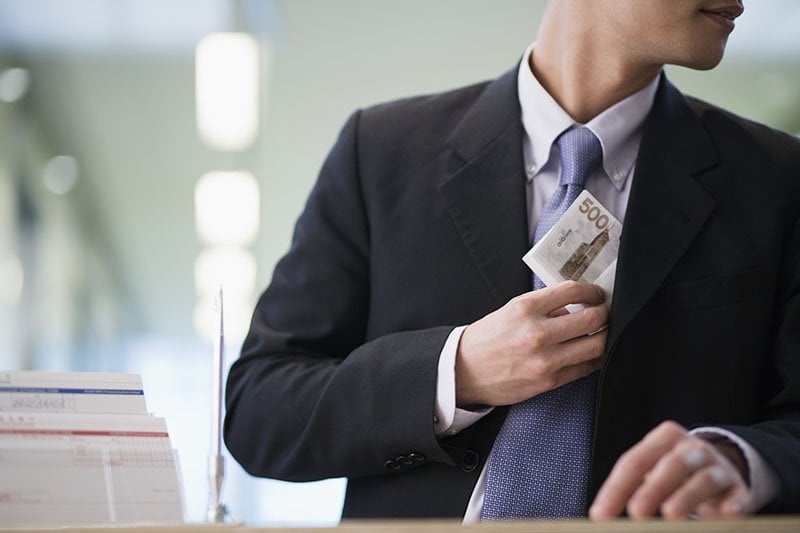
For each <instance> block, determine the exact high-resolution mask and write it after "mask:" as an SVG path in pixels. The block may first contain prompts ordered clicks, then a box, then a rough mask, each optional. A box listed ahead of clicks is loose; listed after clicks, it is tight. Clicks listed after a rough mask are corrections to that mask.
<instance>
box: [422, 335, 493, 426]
mask: <svg viewBox="0 0 800 533" xmlns="http://www.w3.org/2000/svg"><path fill="white" fill-rule="evenodd" d="M465 329H466V326H460V327H457V328H455V329H454V330H453V331H451V332H450V336H449V337H447V341H446V342H445V343H444V347H443V348H442V352H441V354H440V355H439V366H438V369H437V376H436V406H435V410H434V415H433V429H434V431H435V433H436V436H437V437H439V438H441V437H449V436H452V435H455V434H456V433H458V432H459V431H461V430H462V429H464V428H466V427H469V426H471V425H472V424H474V423H475V422H477V421H478V420H480V419H481V418H483V417H484V416H486V415H487V414H489V413H490V412H491V411H492V408H491V407H489V408H487V409H481V410H478V411H469V410H467V409H461V408H459V407H456V353H457V352H458V343H459V342H460V341H461V335H462V334H463V333H464V330H465Z"/></svg>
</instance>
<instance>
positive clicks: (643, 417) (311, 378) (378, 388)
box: [225, 70, 800, 517]
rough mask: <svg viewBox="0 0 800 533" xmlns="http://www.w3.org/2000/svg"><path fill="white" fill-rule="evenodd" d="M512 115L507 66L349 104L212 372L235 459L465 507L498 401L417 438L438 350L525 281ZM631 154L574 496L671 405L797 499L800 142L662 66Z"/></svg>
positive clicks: (431, 511)
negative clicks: (731, 436) (443, 431)
mask: <svg viewBox="0 0 800 533" xmlns="http://www.w3.org/2000/svg"><path fill="white" fill-rule="evenodd" d="M522 135H523V132H522V127H521V123H520V110H519V101H518V97H517V92H516V70H514V71H512V72H509V73H508V74H506V75H505V76H503V77H502V78H500V79H498V80H496V81H494V82H491V83H488V84H480V85H475V86H472V87H467V88H464V89H460V90H457V91H453V92H449V93H445V94H440V95H435V96H429V97H419V98H414V99H408V100H403V101H399V102H395V103H390V104H387V105H381V106H377V107H373V108H370V109H367V110H364V111H360V112H358V113H356V114H355V115H353V116H352V117H351V118H350V120H349V121H348V122H347V124H346V125H345V127H344V129H343V131H342V133H341V136H340V137H339V139H338V142H337V143H336V145H335V147H334V148H333V150H332V152H331V154H330V156H329V157H328V159H327V161H326V163H325V165H324V167H323V169H322V171H321V174H320V176H319V180H318V183H317V184H316V186H315V188H314V190H313V192H312V193H311V195H310V198H309V200H308V204H307V206H306V208H305V211H304V212H303V214H302V216H301V217H300V219H299V221H298V223H297V227H296V233H295V236H294V241H293V244H292V246H291V249H290V250H289V252H288V254H287V255H286V256H285V257H284V258H283V259H282V260H281V261H280V263H279V264H278V266H277V268H276V270H275V273H274V278H273V280H272V283H271V285H270V286H269V288H268V289H267V290H266V292H265V293H264V294H263V295H262V297H261V299H260V301H259V303H258V307H257V308H256V311H255V314H254V318H253V323H252V328H251V331H250V334H249V336H248V337H247V340H246V341H245V344H244V348H243V352H242V356H241V358H240V359H239V360H238V361H237V362H236V363H235V364H234V365H233V367H232V369H231V372H230V378H229V382H228V389H227V407H228V412H227V417H226V420H225V440H226V443H227V445H228V448H229V449H230V450H231V452H232V453H233V455H234V457H236V459H237V460H238V461H239V462H240V463H241V464H242V465H243V466H244V467H245V469H247V470H248V471H249V472H250V473H252V474H253V475H256V476H266V477H272V478H280V479H285V480H293V481H303V480H315V479H320V478H326V477H334V476H346V477H348V478H349V484H348V489H347V496H346V501H345V507H344V516H345V517H448V516H451V517H458V516H462V515H463V513H464V510H465V508H466V505H467V502H468V499H469V495H470V493H471V491H472V489H473V486H474V484H475V481H476V480H477V477H478V474H479V472H480V469H481V468H482V466H483V464H484V462H485V461H486V459H487V457H488V456H489V452H490V450H491V447H492V442H493V440H494V438H495V435H496V433H497V431H498V429H499V427H500V425H501V424H502V421H503V417H504V416H505V413H506V411H507V409H503V408H501V409H496V410H495V411H493V412H492V413H491V414H490V415H489V416H487V417H486V418H484V419H482V420H481V421H480V422H478V423H477V424H475V425H473V426H472V427H470V428H467V429H465V430H464V431H462V432H461V433H460V434H458V435H456V436H454V437H450V438H446V439H443V440H439V439H437V438H436V436H435V435H434V430H433V420H432V419H433V414H434V396H435V386H436V385H435V384H436V373H437V361H438V357H439V353H440V351H441V349H442V346H443V344H444V342H445V339H446V338H447V336H448V334H449V333H450V331H451V330H452V328H453V327H454V326H458V325H462V324H467V323H470V322H472V321H474V320H476V319H478V318H480V317H482V316H484V315H485V314H487V313H488V312H490V311H493V310H495V309H497V308H498V307H500V306H502V305H503V304H505V303H506V302H507V301H508V300H509V299H510V298H512V297H514V296H515V295H518V294H521V293H523V292H526V291H528V290H529V289H530V272H529V271H528V269H527V267H526V266H525V265H524V264H523V263H522V261H521V257H522V256H523V254H524V253H525V252H526V251H527V249H528V230H527V208H526V200H525V176H524V174H523V158H522ZM635 172H636V175H635V179H634V182H633V185H632V191H631V195H630V200H629V205H628V209H627V215H626V217H625V220H624V230H623V234H622V242H621V250H620V255H619V262H618V270H617V276H616V288H615V294H614V302H613V307H612V310H611V319H610V330H609V337H608V347H607V351H608V354H607V358H606V362H605V366H604V368H603V369H602V371H601V376H600V386H599V391H598V401H597V408H596V426H595V434H594V450H593V469H592V473H591V483H590V487H591V488H590V490H591V492H592V495H590V496H593V494H594V493H595V492H596V491H597V489H598V488H599V485H600V484H601V483H602V481H603V480H604V479H605V477H606V476H607V474H608V473H609V470H610V469H611V467H612V465H613V463H614V462H615V460H616V459H617V458H618V457H619V456H620V454H621V453H622V452H623V451H625V450H626V449H627V448H629V447H630V446H631V445H633V444H634V443H635V442H637V441H638V440H639V439H641V437H642V436H643V435H644V434H645V433H646V432H648V431H649V430H650V429H652V428H653V427H654V426H655V425H657V424H658V423H659V422H661V421H663V420H665V419H673V420H676V421H678V422H680V423H681V424H684V425H686V426H694V425H698V424H715V425H720V426H724V427H727V428H729V429H731V430H732V431H734V432H736V433H738V434H740V435H741V436H743V437H744V438H745V439H747V440H748V441H749V442H751V443H752V445H753V446H754V447H755V448H756V449H757V450H759V451H760V452H761V454H762V455H763V456H764V458H765V459H766V460H767V462H768V463H770V464H771V465H772V466H773V467H774V469H775V471H776V472H777V474H778V476H779V477H780V479H781V482H782V484H783V487H782V493H781V498H780V500H779V501H778V502H776V503H775V505H774V506H773V507H772V509H773V510H780V511H792V512H799V511H800V221H799V217H800V143H798V141H797V140H796V139H793V138H791V137H790V136H788V135H786V134H783V133H780V132H777V131H774V130H771V129H769V128H766V127H764V126H760V125H758V124H754V123H752V122H748V121H746V120H743V119H741V118H737V117H735V116H733V115H731V114H729V113H727V112H725V111H722V110H720V109H718V108H715V107H712V106H710V105H708V104H705V103H702V102H699V101H696V100H693V99H688V98H686V97H684V96H683V95H682V94H681V93H680V92H678V91H677V90H676V89H675V88H674V87H673V86H672V85H670V84H669V82H667V81H666V80H663V81H662V83H661V86H660V87H659V90H658V94H657V96H656V100H655V104H654V107H653V110H652V112H651V114H650V116H649V118H648V119H647V122H646V125H645V130H644V135H643V138H642V143H641V148H640V152H639V156H638V159H637V164H636V171H635ZM590 499H591V498H590Z"/></svg>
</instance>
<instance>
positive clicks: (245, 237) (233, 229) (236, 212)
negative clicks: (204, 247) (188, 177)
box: [194, 171, 260, 245]
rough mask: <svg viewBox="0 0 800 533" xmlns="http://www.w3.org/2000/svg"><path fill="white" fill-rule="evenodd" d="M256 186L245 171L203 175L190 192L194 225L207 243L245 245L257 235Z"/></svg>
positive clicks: (257, 195) (258, 203)
mask: <svg viewBox="0 0 800 533" xmlns="http://www.w3.org/2000/svg"><path fill="white" fill-rule="evenodd" d="M259 196H260V193H259V187H258V182H257V181H256V179H255V178H254V177H253V175H252V174H250V173H249V172H244V171H227V172H223V171H218V172H209V173H208V174H205V175H203V176H202V177H201V178H200V179H199V180H198V181H197V186H196V187H195V191H194V199H195V224H196V226H197V234H198V236H199V237H200V239H201V240H202V241H203V242H204V243H206V244H210V245H233V244H238V245H247V244H250V243H252V242H253V241H254V240H255V238H256V236H258V227H259V216H260V215H259V206H260V199H259Z"/></svg>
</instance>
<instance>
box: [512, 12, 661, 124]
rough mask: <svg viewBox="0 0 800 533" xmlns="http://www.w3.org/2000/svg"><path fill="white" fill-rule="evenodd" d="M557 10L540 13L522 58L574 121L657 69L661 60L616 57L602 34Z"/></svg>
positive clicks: (624, 93) (610, 101)
mask: <svg viewBox="0 0 800 533" xmlns="http://www.w3.org/2000/svg"><path fill="white" fill-rule="evenodd" d="M563 15H564V13H563V11H562V12H559V13H553V12H551V13H547V14H546V15H545V20H544V21H543V23H542V26H541V27H540V31H539V35H538V37H537V39H536V47H535V50H534V52H533V54H532V55H531V57H530V58H528V61H529V63H530V66H531V70H532V71H533V73H534V75H535V76H536V79H538V80H539V82H540V83H541V84H542V86H543V87H544V88H545V89H546V90H547V92H548V93H550V95H551V96H552V97H553V98H554V99H555V100H556V102H558V104H559V105H560V106H561V107H562V108H563V109H564V110H565V111H566V112H567V113H569V115H570V116H571V117H572V118H573V119H574V120H575V121H576V122H579V123H582V124H584V123H586V122H589V121H590V120H591V119H592V118H594V117H596V116H597V115H599V114H600V113H602V112H603V111H605V110H606V109H608V108H609V107H611V106H613V105H614V104H616V103H617V102H619V101H621V100H623V99H625V98H627V97H628V96H630V95H632V94H634V93H635V92H637V91H639V90H640V89H642V88H644V87H645V86H646V85H647V84H648V83H650V82H651V81H653V79H654V78H655V77H656V76H658V74H659V72H661V69H662V67H663V65H657V64H654V65H649V64H646V63H643V62H637V61H634V60H632V59H630V58H625V57H622V55H621V54H620V53H619V51H617V50H614V49H613V47H612V45H611V44H608V43H606V41H608V39H604V38H603V36H600V35H596V34H595V33H594V32H593V30H592V28H584V27H579V26H577V25H576V24H575V23H574V22H573V21H574V20H575V19H570V17H568V16H563Z"/></svg>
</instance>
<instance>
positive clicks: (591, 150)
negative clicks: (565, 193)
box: [556, 127, 603, 186]
mask: <svg viewBox="0 0 800 533" xmlns="http://www.w3.org/2000/svg"><path fill="white" fill-rule="evenodd" d="M556 142H557V143H558V148H559V151H560V152H561V178H560V179H559V181H558V184H559V185H581V186H583V184H584V183H585V182H586V178H588V177H589V174H591V172H592V171H593V170H594V168H595V167H596V166H597V165H598V164H599V163H600V161H601V160H602V159H603V147H602V146H601V145H600V139H598V138H597V136H596V135H595V134H594V133H592V131H591V130H590V129H589V128H584V127H581V128H574V129H571V130H567V131H565V132H564V133H562V134H561V135H560V136H559V137H558V139H557V140H556Z"/></svg>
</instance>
